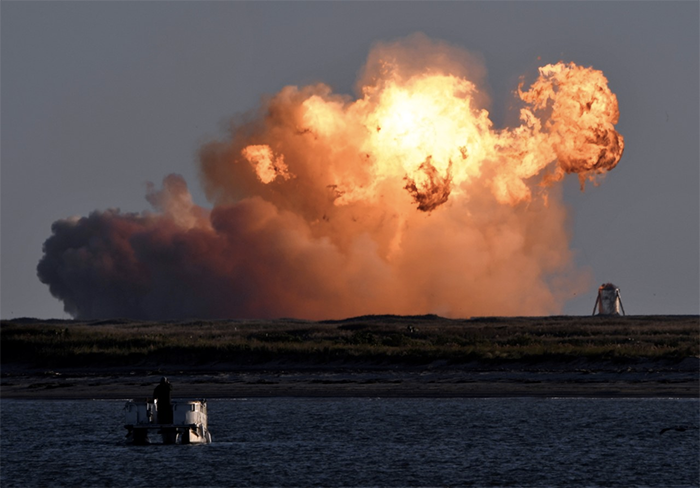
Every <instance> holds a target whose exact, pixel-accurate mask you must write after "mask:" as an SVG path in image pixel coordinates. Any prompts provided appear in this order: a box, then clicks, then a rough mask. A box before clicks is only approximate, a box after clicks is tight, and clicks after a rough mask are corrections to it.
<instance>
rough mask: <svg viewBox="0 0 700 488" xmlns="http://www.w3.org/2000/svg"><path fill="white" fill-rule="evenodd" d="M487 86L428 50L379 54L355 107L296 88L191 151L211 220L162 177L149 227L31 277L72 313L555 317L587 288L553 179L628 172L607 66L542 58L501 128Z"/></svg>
mask: <svg viewBox="0 0 700 488" xmlns="http://www.w3.org/2000/svg"><path fill="white" fill-rule="evenodd" d="M484 73H485V70H484V69H483V66H482V65H481V63H480V61H479V60H478V58H476V57H474V56H472V55H470V54H469V53H467V52H465V51H463V50H461V49H458V48H456V47H453V46H449V45H447V44H445V43H440V42H434V41H430V40H428V39H427V38H425V37H424V36H412V37H410V38H408V39H405V40H402V41H399V42H395V43H391V44H378V45H377V46H376V47H375V48H374V49H373V50H372V52H371V53H370V55H369V58H368V62H367V64H366V66H365V68H364V70H363V71H362V74H361V77H360V81H359V82H358V88H357V93H358V96H357V97H356V98H354V99H353V98H351V97H349V96H340V95H336V94H333V93H332V91H331V89H330V88H329V87H328V86H326V85H323V84H317V85H313V86H306V87H302V88H298V87H292V86H288V87H285V88H283V89H282V90H281V91H280V92H279V93H277V94H276V95H274V96H273V97H271V98H270V99H269V100H267V101H266V102H265V103H264V105H263V107H262V108H263V111H261V112H260V113H262V114H263V116H262V117H260V118H258V119H256V120H254V121H253V122H251V123H249V124H247V125H239V126H235V127H233V132H232V134H231V139H230V140H226V141H215V142H212V143H209V144H207V145H205V146H204V147H202V149H201V153H200V161H201V170H202V176H203V184H204V188H205V191H206V193H207V196H208V197H209V199H210V200H211V201H212V202H213V203H214V208H213V209H211V210H210V211H209V210H205V209H203V208H201V207H198V206H197V205H194V204H193V203H192V199H191V197H190V196H189V192H188V191H187V188H186V185H185V183H184V180H182V179H181V178H178V177H176V176H170V177H168V178H166V180H165V181H164V187H163V189H162V190H161V191H154V190H153V189H152V188H151V189H150V190H149V197H148V198H149V201H151V203H152V204H153V205H154V207H156V209H158V210H160V212H161V213H159V214H149V213H146V214H143V215H136V214H119V213H118V212H116V213H115V212H114V211H110V212H104V213H99V212H93V213H92V214H91V215H90V216H89V217H88V218H84V219H79V220H65V221H59V222H57V223H55V224H54V227H53V229H54V235H53V236H52V237H51V238H49V240H47V241H46V244H45V256H44V258H43V259H42V261H41V262H40V264H39V274H40V278H41V279H42V281H44V282H45V283H48V284H49V285H50V287H51V291H52V293H53V294H54V295H55V296H57V297H59V298H61V299H62V300H64V301H65V307H66V310H67V311H69V312H70V313H71V314H73V315H75V316H78V317H95V316H126V317H148V318H179V317H192V316H198V317H280V316H296V317H303V318H317V319H322V318H333V317H347V316H351V315H361V314H370V313H398V314H420V313H438V314H441V315H446V316H452V317H460V316H461V317H464V316H468V315H530V314H533V315H534V314H547V313H557V312H559V311H560V309H561V306H562V303H563V301H564V300H565V299H566V297H568V296H571V295H572V294H574V293H576V292H579V291H581V290H582V289H585V288H586V287H587V285H588V283H587V275H586V273H585V272H582V271H580V270H577V269H575V268H574V266H573V264H572V259H571V254H572V253H571V251H570V249H569V243H568V232H567V215H566V211H565V207H564V205H562V204H561V189H560V187H559V186H557V185H554V183H555V182H557V181H559V180H561V179H562V178H563V177H564V176H565V175H566V174H567V173H576V174H578V176H579V179H580V181H581V185H582V187H583V184H584V183H585V181H586V180H590V179H595V178H597V177H600V176H602V175H603V174H604V173H605V172H607V171H609V170H611V169H612V168H614V167H615V165H616V164H617V163H618V162H619V160H620V158H621V156H622V151H623V149H624V140H623V138H622V136H620V135H619V134H618V133H617V132H616V131H615V129H614V125H615V124H616V123H617V120H618V118H619V111H618V105H617V99H616V97H615V95H614V94H613V93H612V92H611V91H610V89H609V88H608V86H607V80H606V78H605V77H604V76H603V74H602V73H601V72H600V71H597V70H594V69H593V68H584V67H580V66H577V65H575V64H573V63H568V64H566V63H563V62H560V63H557V64H550V65H547V66H544V67H543V68H540V70H539V76H538V78H537V79H536V80H535V81H534V83H532V85H531V86H530V87H529V88H527V89H526V88H525V87H524V86H523V84H521V86H519V87H518V89H517V92H516V93H517V94H518V96H519V98H517V99H516V100H515V101H516V102H517V103H520V104H522V108H521V110H520V124H519V125H518V126H517V127H512V128H506V129H502V130H495V129H494V128H493V124H492V122H491V120H490V119H489V113H488V111H487V110H486V107H487V106H488V103H487V102H488V101H487V99H486V97H485V95H484V94H483V93H482V92H481V91H480V90H479V84H480V82H481V81H482V80H483V78H484ZM534 190H538V191H537V194H544V195H546V198H539V197H533V193H534ZM524 203H527V204H524ZM106 284H109V286H107V285H106ZM100 290H105V291H104V292H101V291H100Z"/></svg>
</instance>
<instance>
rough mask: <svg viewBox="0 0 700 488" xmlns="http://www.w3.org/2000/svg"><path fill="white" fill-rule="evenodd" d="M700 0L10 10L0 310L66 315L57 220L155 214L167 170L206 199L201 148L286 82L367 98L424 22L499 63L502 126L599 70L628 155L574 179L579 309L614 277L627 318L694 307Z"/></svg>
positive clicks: (587, 309) (492, 81)
mask: <svg viewBox="0 0 700 488" xmlns="http://www.w3.org/2000/svg"><path fill="white" fill-rule="evenodd" d="M699 5H700V4H699V3H698V2H697V1H689V2H667V1H664V2H517V3H511V2H445V3H442V2H378V3H370V2H342V3H341V2H328V3H325V2H285V3H278V2H255V3H253V2H250V3H248V2H12V1H3V2H2V4H1V6H0V8H1V9H2V10H1V21H2V26H1V36H2V39H1V42H2V44H1V49H2V52H1V60H2V65H1V103H2V105H1V110H2V120H1V130H2V134H1V136H2V138H1V144H2V145H1V154H0V157H1V173H0V181H1V197H2V201H1V205H2V207H1V211H2V215H1V248H0V252H1V258H2V263H1V280H2V281H1V287H2V288H1V294H2V301H1V310H0V314H1V316H2V318H14V317H22V316H31V317H42V318H49V317H56V318H62V317H63V318H67V315H66V314H65V313H64V312H63V306H62V303H61V302H59V301H58V300H56V299H55V298H53V297H52V296H51V295H50V293H49V290H48V287H47V286H45V285H43V284H42V283H40V282H39V280H38V278H37V276H36V265H37V263H38V261H39V259H40V258H41V255H42V243H43V242H44V241H45V240H46V239H47V238H48V237H49V235H50V234H51V224H52V223H53V222H54V221H55V220H57V219H61V218H66V217H69V216H74V215H77V216H84V215H87V214H88V213H89V212H91V211H93V210H95V209H100V210H104V209H107V208H112V207H118V208H120V209H121V210H123V211H134V212H136V211H142V210H145V209H147V208H148V207H149V205H148V203H147V202H146V200H145V199H144V195H145V191H146V182H147V181H152V182H155V183H159V182H160V181H161V180H162V178H163V177H164V176H165V175H167V174H169V173H179V174H182V175H183V176H184V177H185V179H186V180H187V182H188V183H189V186H190V189H191V191H192V192H193V195H194V199H195V201H196V203H198V204H200V205H204V206H208V203H207V202H206V200H205V198H204V195H203V192H202V191H201V189H200V187H199V183H198V170H197V162H196V152H197V150H198V148H199V147H200V145H201V144H202V143H203V142H206V141H208V140H211V139H213V138H218V137H223V135H224V133H225V130H224V129H225V127H226V124H227V121H228V120H229V119H230V118H231V117H234V116H236V115H237V114H241V113H243V112H245V111H248V110H250V109H252V108H254V107H255V106H256V105H257V104H258V102H259V100H260V97H261V96H263V95H266V94H272V93H276V92H277V91H279V90H280V89H281V88H282V87H283V86H285V85H290V84H291V85H304V84H308V83H313V82H317V81H323V82H325V83H327V84H329V85H330V86H331V87H333V89H334V91H335V92H336V93H348V94H352V93H353V86H354V83H355V81H356V77H357V73H358V71H359V70H360V68H361V67H362V65H363V63H364V61H365V58H366V56H367V54H368V52H369V50H370V48H371V46H372V45H373V43H375V42H377V41H390V40H393V39H396V38H399V37H404V36H407V35H410V34H412V33H414V32H423V33H425V34H426V35H427V36H429V37H431V38H433V39H438V40H445V41H448V42H450V43H453V44H455V45H457V46H460V47H463V48H465V49H468V50H469V51H471V52H472V53H475V54H477V55H479V56H481V57H482V58H483V60H484V64H485V66H486V68H487V69H488V76H487V81H488V86H487V87H486V88H487V91H488V92H489V95H490V96H491V98H492V104H491V106H490V112H491V118H492V120H493V121H494V123H495V125H496V126H502V125H503V124H505V123H506V122H507V121H509V120H512V119H513V114H514V112H513V110H512V107H511V106H510V103H511V101H512V100H513V96H512V91H513V90H514V89H515V88H516V87H517V82H518V79H519V77H520V76H521V75H527V76H529V79H532V78H533V77H534V76H536V68H537V66H541V65H544V64H546V63H554V62H557V61H559V60H563V61H566V62H569V61H573V62H575V63H577V64H579V65H584V66H593V67H594V68H596V69H600V70H602V71H603V72H604V74H605V75H606V77H607V78H608V80H609V86H610V88H611V89H612V91H613V92H614V93H615V94H616V95H617V97H618V100H619V106H620V112H621V117H620V122H619V124H618V125H617V126H616V129H617V130H618V132H620V133H621V134H622V135H623V136H624V137H625V143H626V148H625V153H624V155H623V157H622V160H621V161H620V163H619V165H618V166H617V167H616V168H615V169H614V170H613V171H612V172H611V173H610V174H609V175H608V176H607V177H606V179H605V180H604V181H603V182H602V184H601V185H600V186H597V187H594V186H590V185H589V187H588V188H587V189H586V191H585V193H581V192H580V191H579V189H578V181H577V180H576V178H574V177H572V178H570V179H568V180H567V181H566V182H565V199H566V202H567V204H568V205H569V206H570V210H571V215H570V217H571V232H572V244H571V246H572V248H573V249H574V250H575V251H576V252H577V263H578V265H579V266H581V267H584V268H586V267H587V268H589V269H590V270H591V273H592V274H593V276H594V281H595V283H596V284H595V285H594V286H592V287H591V289H590V292H589V293H588V294H586V295H583V296H577V297H572V299H571V300H570V301H569V302H568V303H567V305H566V307H565V309H564V312H565V313H567V314H573V315H586V314H590V313H591V310H592V308H593V302H594V301H595V293H596V287H597V284H600V283H602V282H607V281H612V282H614V283H615V284H617V285H618V286H619V287H620V289H621V292H622V298H623V304H624V306H625V309H626V311H627V313H630V314H697V313H698V312H699V301H700V299H699V294H700V288H699V287H700V285H699V281H700V278H699V266H700V265H699V251H698V249H699V234H700V231H699V222H700V216H699V208H700V202H699V181H700V172H699V167H700V154H699V142H698V138H699V136H698V134H699V133H700V126H699V110H700V108H699V107H700V102H699V99H698V97H699V92H700V84H699V81H698V80H699V73H700V67H699V64H698V60H699V58H700V54H699V45H700V37H699V18H700V12H699ZM538 57H539V58H540V60H538ZM378 312H380V311H378Z"/></svg>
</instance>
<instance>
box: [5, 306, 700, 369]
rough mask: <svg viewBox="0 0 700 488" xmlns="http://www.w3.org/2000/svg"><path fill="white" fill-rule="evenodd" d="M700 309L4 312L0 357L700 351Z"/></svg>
mask: <svg viewBox="0 0 700 488" xmlns="http://www.w3.org/2000/svg"><path fill="white" fill-rule="evenodd" d="M699 324H700V317H699V316H697V315H682V316H680V315H677V316H627V317H599V316H596V317H572V316H557V317H479V318H471V319H446V318H442V317H438V316H434V315H425V316H411V317H407V316H393V315H376V316H364V317H355V318H349V319H344V320H327V321H318V322H315V321H304V320H295V319H278V320H190V321H178V322H157V321H131V320H100V321H64V320H48V321H42V320H37V319H16V320H3V321H2V323H1V324H0V346H1V356H0V359H1V363H2V366H3V368H5V369H6V368H7V367H8V366H12V367H17V366H21V367H24V368H48V369H62V368H91V369H95V368H97V369H110V368H111V369H114V368H118V369H121V368H134V367H140V368H148V367H158V368H163V367H167V366H183V365H184V366H185V367H190V368H202V367H206V366H207V365H212V364H218V363H222V364H226V365H227V367H229V368H236V367H256V366H265V365H270V364H281V365H284V366H285V367H289V368H293V367H295V366H303V367H309V366H314V365H315V366H319V367H322V366H333V367H342V366H343V365H346V366H348V367H351V366H353V365H358V364H364V365H370V366H371V365H375V366H385V367H391V366H395V367H421V366H425V365H429V364H435V363H436V362H441V363H443V364H445V365H448V366H459V365H464V364H468V363H474V362H478V363H480V364H487V365H488V364H503V363H512V362H526V363H541V362H547V363H552V362H555V363H556V362H560V363H565V362H569V361H573V360H580V359H584V360H586V361H592V362H599V361H605V362H613V363H620V364H622V363H627V362H634V361H638V360H640V359H644V360H651V361H661V362H669V361H670V362H675V361H682V360H683V359H686V358H697V357H700V327H699Z"/></svg>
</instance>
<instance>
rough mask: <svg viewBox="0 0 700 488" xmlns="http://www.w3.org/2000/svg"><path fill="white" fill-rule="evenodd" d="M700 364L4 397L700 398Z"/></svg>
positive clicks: (358, 370) (391, 373)
mask: <svg viewBox="0 0 700 488" xmlns="http://www.w3.org/2000/svg"><path fill="white" fill-rule="evenodd" d="M699 366H700V360H698V359H697V358H689V359H685V360H683V361H681V362H677V363H670V362H658V361H657V362H644V361H639V362H638V363H636V364H633V365H629V364H627V365H624V366H620V365H615V364H609V363H596V364H592V363H587V362H585V361H579V362H574V363H567V364H556V363H555V364H538V365H535V366H533V365H518V364H509V365H506V366H501V367H493V366H490V367H484V365H480V364H469V365H463V366H460V367H459V368H454V367H447V366H444V365H439V364H438V365H431V366H426V367H421V368H400V367H392V368H381V367H365V368H363V367H353V368H348V367H334V366H326V367H323V368H318V367H308V368H302V367H295V368H294V369H287V368H281V367H278V366H268V367H256V368H250V369H240V368H227V367H225V366H221V365H219V367H218V368H216V369H214V368H199V369H196V370H193V369H187V368H173V367H168V368H167V369H166V368H162V369H155V370H134V371H125V370H107V369H103V368H102V369H97V370H85V369H82V370H62V371H35V370H27V369H22V368H12V367H3V370H2V383H1V387H0V396H1V397H2V398H3V399H7V398H25V399H114V398H142V397H148V396H150V395H152V392H153V388H154V387H155V385H156V384H157V382H158V380H159V379H160V377H161V376H163V375H165V376H168V378H169V379H170V381H171V382H172V383H173V385H174V392H173V394H174V396H175V397H182V398H188V397H193V398H209V399H211V398H253V397H405V398H418V397H430V398H440V397H444V398H460V397H463V398H470V397H471V398H476V397H528V396H529V397H601V398H608V397H609V398H613V397H636V398H659V397H666V398H668V397H677V398H698V397H700V367H699Z"/></svg>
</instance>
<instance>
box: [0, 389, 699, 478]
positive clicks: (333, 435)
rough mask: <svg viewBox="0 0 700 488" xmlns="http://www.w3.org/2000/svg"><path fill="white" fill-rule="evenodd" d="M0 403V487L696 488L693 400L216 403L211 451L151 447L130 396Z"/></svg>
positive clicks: (212, 410)
mask: <svg viewBox="0 0 700 488" xmlns="http://www.w3.org/2000/svg"><path fill="white" fill-rule="evenodd" d="M0 406H1V408H2V439H1V441H2V443H1V446H2V451H1V453H0V456H1V458H0V459H1V461H2V463H1V471H0V484H1V485H2V486H3V487H11V486H17V487H32V486H119V487H131V486H452V485H459V486H532V487H543V486H567V487H575V486H586V487H589V486H624V487H631V486H658V487H672V486H698V485H700V461H699V460H698V454H699V452H700V451H699V445H698V444H699V437H700V435H699V431H698V424H699V421H700V411H699V407H700V401H698V400H695V399H605V400H604V399H529V398H524V399H523V398H519V399H516V398H500V399H359V398H358V399H311V398H307V399H302V398H272V399H249V400H210V401H209V416H210V419H209V427H210V430H211V432H212V435H213V440H214V442H213V443H212V444H210V445H193V446H167V445H153V446H145V447H135V446H127V445H124V444H122V442H121V440H122V437H123V435H124V434H125V433H126V430H125V429H124V428H123V419H122V406H123V402H122V401H89V400H74V401H33V400H32V401H29V400H2V402H1V403H0ZM669 427H671V428H672V429H671V430H668V431H666V432H664V433H663V434H661V433H660V432H661V430H662V429H666V428H669ZM676 427H678V428H680V429H685V430H676V429H675V428H676Z"/></svg>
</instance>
